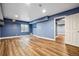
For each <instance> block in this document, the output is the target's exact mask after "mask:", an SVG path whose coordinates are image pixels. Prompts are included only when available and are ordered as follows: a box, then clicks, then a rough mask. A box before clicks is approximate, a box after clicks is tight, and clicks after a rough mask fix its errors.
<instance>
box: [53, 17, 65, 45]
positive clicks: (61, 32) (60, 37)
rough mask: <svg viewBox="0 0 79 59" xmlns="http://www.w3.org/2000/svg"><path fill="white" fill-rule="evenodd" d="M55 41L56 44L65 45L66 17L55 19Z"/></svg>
mask: <svg viewBox="0 0 79 59" xmlns="http://www.w3.org/2000/svg"><path fill="white" fill-rule="evenodd" d="M54 21H55V22H54V23H55V27H54V30H55V31H54V39H55V41H56V42H60V43H64V37H65V17H64V16H63V17H57V18H55V19H54Z"/></svg>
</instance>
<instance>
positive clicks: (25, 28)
mask: <svg viewBox="0 0 79 59" xmlns="http://www.w3.org/2000/svg"><path fill="white" fill-rule="evenodd" d="M21 32H29V26H28V25H26V24H21Z"/></svg>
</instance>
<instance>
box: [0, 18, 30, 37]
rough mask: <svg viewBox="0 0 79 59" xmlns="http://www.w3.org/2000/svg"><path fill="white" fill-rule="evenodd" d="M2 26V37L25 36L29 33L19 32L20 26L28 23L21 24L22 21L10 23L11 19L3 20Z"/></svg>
mask: <svg viewBox="0 0 79 59" xmlns="http://www.w3.org/2000/svg"><path fill="white" fill-rule="evenodd" d="M4 22H5V24H4V26H2V30H1V31H2V33H1V36H2V37H7V36H16V35H26V34H29V33H30V31H29V32H21V24H28V25H29V23H28V22H23V21H16V22H12V20H11V19H6V18H5V19H4Z"/></svg>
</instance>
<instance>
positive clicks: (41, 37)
mask: <svg viewBox="0 0 79 59" xmlns="http://www.w3.org/2000/svg"><path fill="white" fill-rule="evenodd" d="M33 36H36V37H38V38H43V39H46V40H53V41H55V39H52V38H47V37H42V36H38V35H33Z"/></svg>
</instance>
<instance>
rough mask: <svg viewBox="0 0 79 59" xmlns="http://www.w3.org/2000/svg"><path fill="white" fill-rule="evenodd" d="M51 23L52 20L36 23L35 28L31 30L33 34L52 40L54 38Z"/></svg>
mask: <svg viewBox="0 0 79 59" xmlns="http://www.w3.org/2000/svg"><path fill="white" fill-rule="evenodd" d="M53 22H54V20H50V21H45V22H40V23H37V24H36V28H33V34H35V35H38V36H41V37H47V38H53V37H54V34H53V33H54V24H53Z"/></svg>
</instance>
